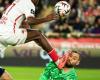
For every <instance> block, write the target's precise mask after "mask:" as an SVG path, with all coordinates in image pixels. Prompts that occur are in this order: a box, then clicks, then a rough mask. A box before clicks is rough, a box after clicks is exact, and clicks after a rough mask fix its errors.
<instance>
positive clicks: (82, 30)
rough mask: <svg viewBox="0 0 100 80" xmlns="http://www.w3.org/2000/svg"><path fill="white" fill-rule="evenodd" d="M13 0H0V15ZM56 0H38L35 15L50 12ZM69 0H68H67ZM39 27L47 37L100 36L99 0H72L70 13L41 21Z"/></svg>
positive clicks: (41, 15)
mask: <svg viewBox="0 0 100 80" xmlns="http://www.w3.org/2000/svg"><path fill="white" fill-rule="evenodd" d="M12 1H13V0H0V17H1V15H2V12H3V11H4V10H5V9H6V8H7V7H8V6H9V5H10V4H11V2H12ZM57 1H58V0H40V2H39V5H38V6H37V7H36V16H37V17H43V16H45V15H47V14H50V12H52V10H53V9H54V5H55V3H56V2H57ZM67 1H69V0H67ZM34 28H38V29H40V30H41V31H42V32H44V33H45V35H46V36H47V37H54V38H58V37H63V38H68V37H100V0H73V4H72V9H71V12H70V15H69V16H67V17H65V18H63V19H62V18H59V19H58V20H56V21H51V22H48V23H43V24H41V25H38V26H34Z"/></svg>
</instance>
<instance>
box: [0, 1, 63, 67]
mask: <svg viewBox="0 0 100 80" xmlns="http://www.w3.org/2000/svg"><path fill="white" fill-rule="evenodd" d="M38 1H39V0H15V1H14V2H13V3H12V4H11V5H10V6H9V7H8V8H7V9H6V10H5V12H4V13H3V15H2V18H1V19H0V56H1V57H4V52H5V49H6V48H7V46H8V45H18V44H23V43H25V42H29V41H35V42H36V43H37V44H38V45H39V46H41V47H42V48H43V49H44V50H45V51H46V52H47V53H48V55H49V56H50V57H51V58H52V60H53V61H54V62H58V60H59V59H58V58H59V57H58V55H57V53H56V51H55V49H53V47H52V46H51V45H50V44H49V42H48V41H47V39H46V37H45V36H44V35H43V34H41V32H39V31H38V30H34V29H25V28H20V26H21V23H22V21H25V22H26V23H27V24H28V25H34V24H40V23H44V22H48V21H51V20H56V19H58V16H57V15H55V14H54V13H50V14H49V15H47V16H46V17H44V18H41V19H38V18H35V6H36V5H37V4H38ZM59 64H60V62H59ZM63 65H64V64H63ZM63 65H62V66H60V67H59V66H58V67H59V68H61V67H63Z"/></svg>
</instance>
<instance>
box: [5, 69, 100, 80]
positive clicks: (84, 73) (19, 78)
mask: <svg viewBox="0 0 100 80" xmlns="http://www.w3.org/2000/svg"><path fill="white" fill-rule="evenodd" d="M5 69H6V70H7V71H8V72H9V73H11V75H12V76H13V78H14V80H39V76H40V74H41V72H42V71H43V69H44V68H40V67H39V68H37V67H5ZM76 71H77V74H78V80H100V69H76Z"/></svg>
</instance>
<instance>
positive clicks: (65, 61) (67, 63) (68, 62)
mask: <svg viewBox="0 0 100 80" xmlns="http://www.w3.org/2000/svg"><path fill="white" fill-rule="evenodd" d="M79 63H80V54H79V53H78V52H77V51H73V50H68V51H66V53H65V54H64V55H62V57H60V58H59V64H58V68H59V69H62V68H64V67H67V68H71V67H74V66H76V65H79Z"/></svg>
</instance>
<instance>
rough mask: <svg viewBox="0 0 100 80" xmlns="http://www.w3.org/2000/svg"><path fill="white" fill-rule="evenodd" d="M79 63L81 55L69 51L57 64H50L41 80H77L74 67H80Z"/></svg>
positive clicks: (52, 62)
mask: <svg viewBox="0 0 100 80" xmlns="http://www.w3.org/2000/svg"><path fill="white" fill-rule="evenodd" d="M59 61H60V64H59ZM79 62H80V55H79V53H78V52H76V51H68V52H67V53H65V54H64V55H63V56H62V57H60V58H59V60H58V61H57V62H55V61H51V62H49V64H48V65H47V66H46V68H45V70H44V72H43V73H42V74H41V76H40V79H39V80H77V74H76V72H75V70H74V66H76V65H78V64H79ZM61 63H62V64H61Z"/></svg>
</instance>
